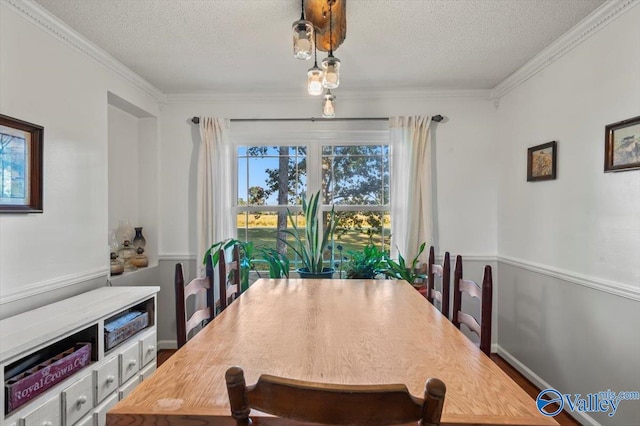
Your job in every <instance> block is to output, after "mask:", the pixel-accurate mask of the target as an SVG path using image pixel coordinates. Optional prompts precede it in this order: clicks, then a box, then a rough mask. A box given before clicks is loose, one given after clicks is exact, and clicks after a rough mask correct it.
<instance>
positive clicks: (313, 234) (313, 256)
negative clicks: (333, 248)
mask: <svg viewBox="0 0 640 426" xmlns="http://www.w3.org/2000/svg"><path fill="white" fill-rule="evenodd" d="M319 201H320V191H318V192H316V193H315V194H313V195H312V196H311V198H310V199H309V200H308V201H307V200H305V199H303V200H302V214H303V216H304V218H305V226H304V228H300V227H298V225H297V223H296V221H295V219H294V217H293V215H292V214H291V211H290V210H288V209H287V216H288V217H289V223H290V224H291V228H292V230H289V229H287V230H284V231H283V232H284V233H285V234H287V235H289V236H291V237H292V239H293V241H289V240H288V239H284V238H280V237H279V239H280V240H281V241H283V242H284V243H285V244H286V245H287V247H289V248H290V249H291V250H293V252H294V253H295V254H296V255H297V256H298V257H299V258H300V261H301V262H302V265H303V266H302V267H301V268H298V269H297V272H298V273H299V274H300V278H331V277H332V276H333V273H334V272H335V269H334V268H331V267H325V266H324V253H325V251H326V250H327V249H328V247H329V243H330V242H331V240H332V239H333V233H334V231H335V229H336V219H335V210H334V208H333V207H332V208H331V211H330V212H329V215H328V218H327V224H326V226H325V229H324V232H323V233H322V236H320V218H319V217H318V213H319V208H318V204H319Z"/></svg>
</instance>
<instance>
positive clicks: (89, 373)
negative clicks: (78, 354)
mask: <svg viewBox="0 0 640 426" xmlns="http://www.w3.org/2000/svg"><path fill="white" fill-rule="evenodd" d="M158 290H159V288H158V287H103V288H99V289H97V290H93V291H90V292H87V293H83V294H81V295H78V296H75V297H72V298H69V299H66V300H63V301H60V302H57V303H53V304H51V305H47V306H43V307H42V308H38V309H35V310H32V311H29V312H25V313H23V314H20V315H16V316H14V317H10V318H6V319H4V320H2V321H0V378H1V379H2V382H3V383H4V382H5V381H6V380H8V379H9V378H12V377H16V374H17V373H16V372H21V371H26V370H28V369H31V368H32V367H34V366H35V365H41V363H42V362H45V363H46V362H47V361H46V360H47V359H49V358H47V356H48V354H50V353H55V354H57V353H58V352H65V353H66V351H65V350H66V349H67V347H74V346H77V343H79V342H82V345H85V344H86V343H90V344H91V354H90V362H89V364H88V365H84V364H82V365H80V367H79V369H77V370H72V371H71V372H70V373H69V375H66V376H65V377H64V379H63V380H60V381H59V382H55V384H53V385H52V386H50V387H49V386H48V387H45V390H44V391H42V389H40V393H39V394H38V393H37V392H36V394H37V396H35V397H32V399H28V402H26V403H24V404H23V405H20V406H18V407H17V408H14V409H13V410H12V411H10V412H8V413H7V414H5V413H6V412H7V411H8V410H7V408H8V406H5V407H4V410H3V413H0V424H1V425H7V426H43V425H46V426H77V425H97V426H104V425H105V424H106V414H107V412H108V411H109V410H110V409H111V407H113V406H114V405H115V404H116V403H117V401H118V400H119V399H121V398H122V397H125V396H126V395H128V394H129V393H130V392H131V391H132V390H133V389H134V388H135V386H136V385H137V384H139V383H140V381H141V380H142V378H143V377H148V375H149V374H151V373H152V372H153V370H155V359H156V354H155V348H156V339H157V337H156V326H155V324H156V312H155V306H156V294H157V292H158ZM132 309H135V310H139V309H143V310H144V311H145V312H147V313H148V315H149V321H148V326H147V327H146V328H144V329H142V330H140V331H137V332H136V333H135V334H133V335H131V336H129V337H128V338H126V339H125V340H124V341H123V342H122V343H120V344H119V345H117V346H115V347H114V348H112V349H110V350H108V351H107V350H105V332H104V325H105V322H109V321H110V320H111V319H112V318H114V317H116V316H118V315H119V314H121V313H123V312H127V311H129V310H132ZM61 348H62V350H61ZM85 355H86V353H85ZM56 359H57V358H56ZM47 368H48V367H47ZM52 371H53V369H52ZM23 374H33V373H31V372H25V373H23ZM14 381H15V379H14ZM7 392H9V391H8V390H7V388H6V387H4V386H3V387H0V401H5V404H6V399H7V397H8V395H5V393H7Z"/></svg>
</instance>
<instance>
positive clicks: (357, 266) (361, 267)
mask: <svg viewBox="0 0 640 426" xmlns="http://www.w3.org/2000/svg"><path fill="white" fill-rule="evenodd" d="M348 254H349V260H348V262H347V263H345V267H344V270H345V273H346V276H347V278H349V279H358V278H360V279H374V278H375V277H376V275H378V274H379V273H380V272H381V271H382V269H384V268H385V267H386V263H385V254H384V252H383V251H380V250H379V249H378V247H376V246H375V245H374V244H373V243H372V242H371V241H369V243H368V244H367V245H366V246H365V247H364V249H363V250H362V251H361V252H360V251H349V252H348Z"/></svg>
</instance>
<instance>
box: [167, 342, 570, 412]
mask: <svg viewBox="0 0 640 426" xmlns="http://www.w3.org/2000/svg"><path fill="white" fill-rule="evenodd" d="M174 352H175V350H170V349H166V350H162V351H160V352H158V367H159V366H160V365H162V363H163V362H165V361H166V360H167V359H169V357H170V356H171V355H173V353H174ZM491 360H493V362H495V363H496V364H497V365H498V367H500V368H501V369H502V370H503V371H504V372H505V373H507V375H508V376H509V377H511V378H512V379H513V381H514V382H516V383H517V384H518V385H519V386H520V387H521V388H522V389H524V391H525V392H527V394H529V395H530V396H531V398H532V399H534V400H535V399H536V397H537V396H538V394H539V393H540V389H538V388H537V387H536V386H535V385H534V384H533V383H531V382H530V381H529V380H528V379H527V378H526V377H524V376H523V375H522V374H520V372H518V370H516V369H515V368H513V367H512V366H511V365H510V364H509V363H508V362H507V361H505V360H504V359H503V358H502V357H501V356H500V355H498V354H491ZM531 403H532V404H533V403H534V402H533V401H532V402H531ZM554 418H555V420H556V421H557V422H558V423H560V424H561V425H580V423H579V422H578V421H576V420H575V419H574V418H573V417H571V416H570V415H569V414H567V413H566V411H563V412H562V413H560V414H558V415H557V416H555V417H554Z"/></svg>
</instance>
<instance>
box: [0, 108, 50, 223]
mask: <svg viewBox="0 0 640 426" xmlns="http://www.w3.org/2000/svg"><path fill="white" fill-rule="evenodd" d="M43 133H44V128H43V127H42V126H38V125H37V124H32V123H27V122H26V121H22V120H18V119H16V118H12V117H7V116H6V115H2V114H0V213H42V142H43Z"/></svg>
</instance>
